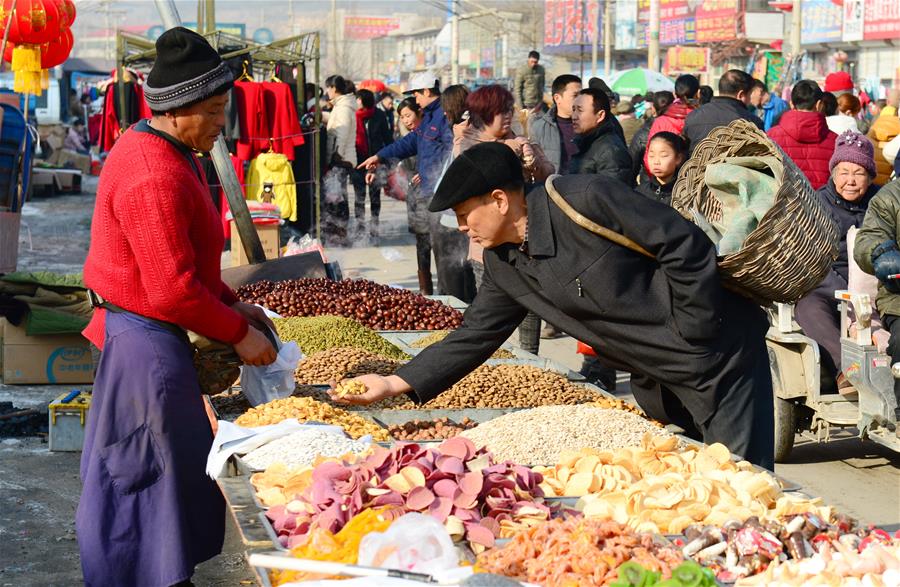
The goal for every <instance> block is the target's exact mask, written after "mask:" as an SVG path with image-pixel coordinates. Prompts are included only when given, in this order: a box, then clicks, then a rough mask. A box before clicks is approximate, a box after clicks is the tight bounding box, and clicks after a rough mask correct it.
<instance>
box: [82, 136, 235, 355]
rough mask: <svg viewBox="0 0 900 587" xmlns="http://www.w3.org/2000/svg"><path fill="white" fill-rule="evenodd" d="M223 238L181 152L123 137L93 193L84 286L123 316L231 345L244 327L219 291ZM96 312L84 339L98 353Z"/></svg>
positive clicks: (157, 140) (151, 140)
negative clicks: (151, 320)
mask: <svg viewBox="0 0 900 587" xmlns="http://www.w3.org/2000/svg"><path fill="white" fill-rule="evenodd" d="M223 244H224V237H223V236H222V229H221V225H220V222H219V218H218V213H217V212H216V209H215V207H214V206H213V204H212V200H211V198H210V196H209V190H208V189H207V187H206V186H205V185H203V184H202V183H201V182H200V179H199V178H198V176H197V174H196V173H195V172H194V170H193V169H192V167H191V165H190V163H189V162H188V160H187V159H186V158H185V156H184V154H182V153H180V152H179V151H178V150H177V149H176V148H175V147H174V146H173V145H172V144H170V143H168V142H167V141H166V140H165V139H163V138H161V137H157V136H154V135H152V134H149V133H143V132H137V131H134V130H130V131H128V132H126V133H125V134H124V135H122V137H121V138H120V139H119V140H118V141H117V142H116V145H115V147H114V148H113V149H112V151H111V152H110V154H109V157H108V158H107V160H106V164H105V165H104V166H103V172H102V173H101V175H100V183H99V186H98V188H97V202H96V204H95V207H94V218H93V223H92V226H91V248H90V251H89V252H88V257H87V261H86V262H85V265H84V282H85V284H86V285H87V286H88V287H89V288H91V289H93V290H94V291H96V292H97V293H98V294H100V295H101V296H102V297H103V298H104V299H105V300H107V301H109V302H110V303H112V304H115V305H117V306H119V307H121V308H123V309H125V310H128V311H129V312H133V313H135V314H140V315H142V316H146V317H148V318H155V319H157V320H164V321H166V322H171V323H173V324H177V325H178V326H181V327H183V328H186V329H188V330H193V331H194V332H197V333H198V334H202V335H203V336H206V337H209V338H212V339H214V340H219V341H223V342H227V343H230V344H235V343H237V342H238V341H240V340H241V339H242V338H243V337H244V335H246V334H247V327H248V324H247V321H246V320H245V319H244V318H243V317H242V316H240V315H239V314H238V313H237V312H235V311H234V310H232V309H231V308H230V307H229V306H231V305H232V304H234V303H235V302H237V301H238V299H237V297H236V296H235V295H234V292H233V291H231V289H229V287H228V286H227V285H225V284H224V283H222V279H221V277H220V259H221V251H222V246H223ZM105 314H106V312H105V311H104V310H99V311H96V312H95V313H94V317H93V319H92V320H91V323H90V324H89V325H88V327H87V328H86V329H85V331H84V335H85V336H86V337H87V338H88V339H89V340H90V341H91V342H93V343H94V344H95V345H97V346H98V347H100V348H103V339H104V333H105Z"/></svg>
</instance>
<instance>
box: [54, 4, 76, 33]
mask: <svg viewBox="0 0 900 587" xmlns="http://www.w3.org/2000/svg"><path fill="white" fill-rule="evenodd" d="M56 1H57V3H58V4H59V22H60V25H61V26H67V27H70V26H72V23H74V22H75V15H76V12H75V3H74V2H73V1H72V0H56Z"/></svg>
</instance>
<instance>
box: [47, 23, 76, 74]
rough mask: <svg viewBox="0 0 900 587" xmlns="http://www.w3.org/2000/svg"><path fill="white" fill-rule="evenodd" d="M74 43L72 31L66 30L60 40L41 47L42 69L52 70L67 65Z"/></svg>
mask: <svg viewBox="0 0 900 587" xmlns="http://www.w3.org/2000/svg"><path fill="white" fill-rule="evenodd" d="M74 42H75V39H74V38H73V37H72V31H71V30H69V29H66V30H64V31H63V33H62V34H61V35H60V36H59V38H58V39H56V40H54V41H50V42H49V43H46V44H44V45H41V69H51V68H53V67H56V66H57V65H62V64H63V63H65V61H66V59H68V58H69V53H71V52H72V45H73V43H74Z"/></svg>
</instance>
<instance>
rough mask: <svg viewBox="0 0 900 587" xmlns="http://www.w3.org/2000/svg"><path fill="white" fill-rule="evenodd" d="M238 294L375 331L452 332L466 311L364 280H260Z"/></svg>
mask: <svg viewBox="0 0 900 587" xmlns="http://www.w3.org/2000/svg"><path fill="white" fill-rule="evenodd" d="M237 295H238V297H239V298H241V300H242V301H245V302H249V303H251V304H260V305H262V306H265V307H266V308H269V309H270V310H272V311H273V312H277V313H278V314H280V315H282V316H326V315H327V316H344V317H347V318H353V319H355V320H358V321H360V322H361V323H363V324H365V325H366V326H369V327H371V328H375V329H376V330H438V329H450V330H452V329H454V328H459V326H460V325H461V324H462V314H461V313H460V312H459V311H457V310H454V309H453V308H451V307H449V306H446V305H444V304H442V303H440V302H438V301H435V300H430V299H428V298H426V297H424V296H421V295H418V294H414V293H413V292H411V291H409V290H406V289H397V288H394V287H388V286H386V285H380V284H378V283H375V282H372V281H366V280H364V279H356V280H351V279H345V280H343V281H331V280H329V279H295V280H292V281H279V282H276V283H273V282H271V281H260V282H258V283H252V284H250V285H245V286H243V287H241V288H240V289H238V291H237ZM301 348H302V345H301Z"/></svg>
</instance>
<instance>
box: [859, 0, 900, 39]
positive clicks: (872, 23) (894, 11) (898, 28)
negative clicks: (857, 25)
mask: <svg viewBox="0 0 900 587" xmlns="http://www.w3.org/2000/svg"><path fill="white" fill-rule="evenodd" d="M864 5H865V16H864V17H863V38H864V39H866V40H867V41H868V40H870V39H871V40H876V39H898V38H900V0H866V1H865V3H864Z"/></svg>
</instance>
